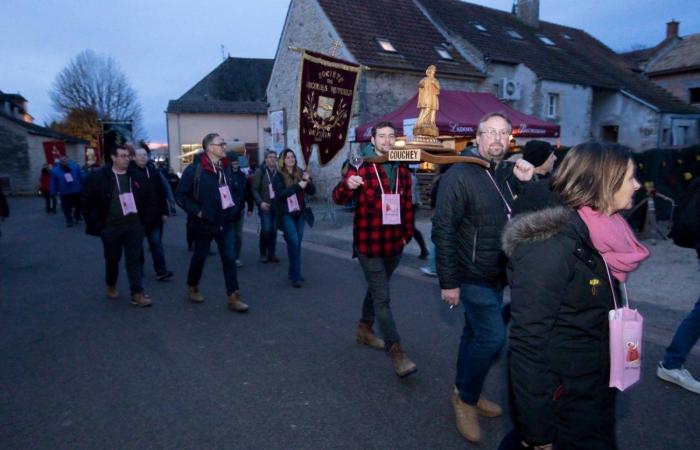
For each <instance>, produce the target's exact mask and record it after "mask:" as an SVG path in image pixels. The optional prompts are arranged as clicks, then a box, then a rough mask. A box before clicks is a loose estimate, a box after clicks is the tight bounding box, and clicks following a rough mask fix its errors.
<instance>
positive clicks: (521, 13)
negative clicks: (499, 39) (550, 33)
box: [513, 0, 540, 28]
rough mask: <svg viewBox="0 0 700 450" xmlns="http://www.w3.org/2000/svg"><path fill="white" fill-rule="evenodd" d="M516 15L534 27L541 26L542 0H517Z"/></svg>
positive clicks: (514, 6) (515, 5)
mask: <svg viewBox="0 0 700 450" xmlns="http://www.w3.org/2000/svg"><path fill="white" fill-rule="evenodd" d="M513 8H514V9H515V15H516V16H517V17H518V19H520V20H521V21H523V22H525V23H526V24H528V25H530V26H531V27H534V28H539V27H540V0H515V4H514V5H513Z"/></svg>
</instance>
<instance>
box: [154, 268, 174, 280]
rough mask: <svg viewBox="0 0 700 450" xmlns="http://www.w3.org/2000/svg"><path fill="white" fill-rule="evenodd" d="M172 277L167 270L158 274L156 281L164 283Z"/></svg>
mask: <svg viewBox="0 0 700 450" xmlns="http://www.w3.org/2000/svg"><path fill="white" fill-rule="evenodd" d="M172 276H173V273H172V272H171V271H169V270H166V271H165V272H163V273H159V274H158V275H156V280H158V281H165V280H167V279H168V278H170V277H172Z"/></svg>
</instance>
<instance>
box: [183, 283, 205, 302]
mask: <svg viewBox="0 0 700 450" xmlns="http://www.w3.org/2000/svg"><path fill="white" fill-rule="evenodd" d="M187 298H188V299H189V300H190V301H191V302H192V303H203V302H204V296H203V295H202V294H201V293H200V292H199V289H197V286H187Z"/></svg>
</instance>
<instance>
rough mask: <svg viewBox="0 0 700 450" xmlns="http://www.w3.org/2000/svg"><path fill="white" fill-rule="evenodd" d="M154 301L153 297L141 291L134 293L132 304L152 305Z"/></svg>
mask: <svg viewBox="0 0 700 450" xmlns="http://www.w3.org/2000/svg"><path fill="white" fill-rule="evenodd" d="M152 303H153V302H151V299H150V298H149V297H148V296H147V295H145V294H144V293H143V292H139V293H137V294H133V295H132V296H131V304H132V305H134V306H141V307H145V306H151V304H152Z"/></svg>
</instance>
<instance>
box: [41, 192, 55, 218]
mask: <svg viewBox="0 0 700 450" xmlns="http://www.w3.org/2000/svg"><path fill="white" fill-rule="evenodd" d="M41 196H42V197H44V202H45V203H46V212H47V213H51V212H56V196H55V195H51V193H50V192H42V193H41Z"/></svg>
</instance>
